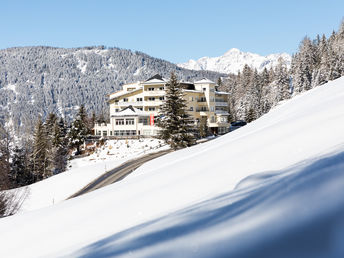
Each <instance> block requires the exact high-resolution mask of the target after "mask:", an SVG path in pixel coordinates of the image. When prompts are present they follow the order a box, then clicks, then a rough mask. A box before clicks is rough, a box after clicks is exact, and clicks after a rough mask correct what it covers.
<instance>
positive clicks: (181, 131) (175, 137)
mask: <svg viewBox="0 0 344 258" xmlns="http://www.w3.org/2000/svg"><path fill="white" fill-rule="evenodd" d="M159 116H160V117H159V119H158V126H159V127H160V128H161V130H160V133H159V136H160V138H161V139H163V140H164V141H165V142H167V143H168V144H169V145H170V146H171V148H173V149H178V148H184V147H187V146H191V145H192V144H194V141H195V139H194V135H193V132H192V131H193V126H192V121H191V119H190V116H189V115H188V114H187V112H186V100H185V99H184V98H183V91H182V88H181V86H180V84H179V83H178V81H177V77H176V76H175V74H174V73H171V78H170V80H169V82H168V83H167V84H166V96H165V102H164V104H163V105H162V106H161V108H160V112H159Z"/></svg>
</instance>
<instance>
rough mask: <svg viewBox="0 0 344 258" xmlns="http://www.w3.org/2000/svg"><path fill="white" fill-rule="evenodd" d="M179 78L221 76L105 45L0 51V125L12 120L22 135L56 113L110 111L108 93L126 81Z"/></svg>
mask: <svg viewBox="0 0 344 258" xmlns="http://www.w3.org/2000/svg"><path fill="white" fill-rule="evenodd" d="M172 71H175V72H176V74H177V76H178V78H179V79H185V80H196V79H201V78H203V77H207V78H209V79H211V80H214V81H216V80H217V78H218V77H219V76H221V75H220V74H218V73H215V72H209V71H190V70H186V69H182V68H179V67H177V66H176V65H174V64H172V63H170V62H167V61H164V60H161V59H157V58H154V57H151V56H148V55H146V54H144V53H140V52H133V51H130V50H126V49H119V48H111V49H110V48H109V49H105V48H104V47H89V48H73V49H66V48H53V47H18V48H9V49H4V50H0V93H1V94H0V122H4V121H10V123H11V124H13V126H14V127H15V128H16V129H19V127H20V128H21V129H22V132H23V131H25V128H26V127H27V126H29V127H32V124H33V123H35V121H36V120H37V116H38V115H42V116H43V117H45V116H46V115H47V114H48V113H50V112H54V113H56V114H58V115H61V116H64V117H66V119H67V120H69V117H70V116H72V115H74V114H75V112H76V110H77V109H78V107H79V106H80V105H81V104H85V106H86V109H87V111H89V112H92V111H94V112H96V113H98V114H99V113H101V112H108V108H107V104H106V100H107V97H106V95H107V94H109V93H111V92H113V91H115V90H118V89H119V87H120V86H121V85H123V84H125V83H129V82H136V81H138V80H146V79H147V78H149V77H151V76H153V75H155V74H157V73H159V74H161V75H163V76H165V77H166V78H169V76H170V73H171V72H172Z"/></svg>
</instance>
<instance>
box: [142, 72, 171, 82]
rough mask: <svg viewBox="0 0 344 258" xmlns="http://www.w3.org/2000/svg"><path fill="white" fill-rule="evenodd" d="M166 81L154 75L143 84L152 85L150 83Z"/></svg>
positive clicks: (158, 75)
mask: <svg viewBox="0 0 344 258" xmlns="http://www.w3.org/2000/svg"><path fill="white" fill-rule="evenodd" d="M167 81H168V80H166V79H165V78H163V77H162V76H161V75H160V74H156V75H154V76H153V77H151V78H149V79H148V80H146V81H145V82H143V84H152V83H166V82H167Z"/></svg>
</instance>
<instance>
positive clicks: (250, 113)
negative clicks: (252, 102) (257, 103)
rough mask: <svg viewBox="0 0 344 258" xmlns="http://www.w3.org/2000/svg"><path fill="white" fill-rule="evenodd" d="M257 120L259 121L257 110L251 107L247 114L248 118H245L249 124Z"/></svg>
mask: <svg viewBox="0 0 344 258" xmlns="http://www.w3.org/2000/svg"><path fill="white" fill-rule="evenodd" d="M256 119H257V115H256V112H255V110H254V108H253V107H250V108H249V109H248V111H247V112H246V118H245V120H246V122H247V123H251V122H252V121H254V120H256Z"/></svg>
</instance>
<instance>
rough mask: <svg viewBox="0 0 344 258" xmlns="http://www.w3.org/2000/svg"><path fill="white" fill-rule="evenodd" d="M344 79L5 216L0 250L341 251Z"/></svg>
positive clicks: (72, 253)
mask: <svg viewBox="0 0 344 258" xmlns="http://www.w3.org/2000/svg"><path fill="white" fill-rule="evenodd" d="M343 87H344V77H342V78H340V79H337V80H335V81H333V82H330V83H327V84H325V85H323V86H321V87H317V88H314V89H312V90H310V91H308V92H305V93H303V94H300V95H298V96H296V97H294V98H293V99H291V100H288V101H286V102H284V103H281V104H279V105H278V106H277V107H275V108H274V109H272V110H271V111H270V112H269V113H267V114H266V115H264V116H262V117H261V118H259V119H257V120H256V121H254V122H252V123H250V124H248V125H247V126H245V127H243V128H240V129H238V130H236V131H234V132H232V133H229V134H226V135H224V136H222V137H219V138H217V139H215V140H213V141H210V142H207V143H204V144H200V145H196V146H194V147H191V148H186V149H183V150H180V151H176V152H173V153H171V154H168V155H165V156H163V157H161V158H158V159H156V160H153V161H150V162H148V163H146V164H145V165H143V166H142V167H140V168H139V169H137V170H136V171H134V173H133V174H131V175H130V176H128V177H127V178H125V179H124V180H123V181H121V182H119V183H116V184H114V185H110V186H108V187H105V188H102V189H99V190H97V191H94V192H92V193H89V194H86V195H83V196H81V197H78V198H75V199H72V200H68V201H65V202H62V203H60V204H57V205H55V206H53V207H48V208H44V209H41V210H36V211H32V212H26V213H22V214H18V215H14V216H12V217H7V218H4V219H1V220H0V231H1V232H2V234H1V236H0V242H1V243H2V245H1V247H0V256H1V257H61V256H63V257H111V256H112V257H113V256H116V257H128V256H129V257H130V256H134V257H228V256H231V257H342V256H343V254H344V251H343V247H342V239H343V237H344V229H343V224H344V221H343V216H342V214H344V209H343V207H344V202H343V198H342V196H343V194H344V190H343V189H344V174H343V171H344V157H343V153H344V138H343V137H342V132H343V131H344V90H343V89H344V88H343ZM18 243H19V246H20V248H18Z"/></svg>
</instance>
